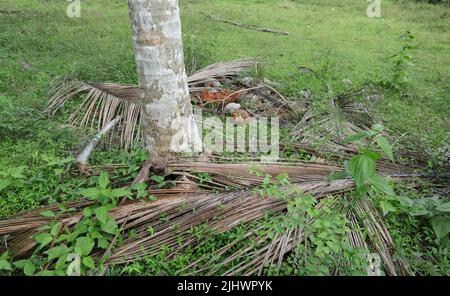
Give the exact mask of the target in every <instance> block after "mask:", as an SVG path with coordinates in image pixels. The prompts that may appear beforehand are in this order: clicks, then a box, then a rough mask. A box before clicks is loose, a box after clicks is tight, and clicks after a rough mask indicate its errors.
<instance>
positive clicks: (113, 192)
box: [111, 188, 131, 197]
mask: <svg viewBox="0 0 450 296" xmlns="http://www.w3.org/2000/svg"><path fill="white" fill-rule="evenodd" d="M130 194H131V192H130V191H129V190H126V189H121V188H119V189H113V190H111V196H112V197H122V196H127V195H130Z"/></svg>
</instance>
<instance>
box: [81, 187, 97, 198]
mask: <svg viewBox="0 0 450 296" xmlns="http://www.w3.org/2000/svg"><path fill="white" fill-rule="evenodd" d="M80 193H81V195H83V196H85V197H89V198H91V199H96V198H98V196H99V194H100V191H99V190H98V189H97V188H86V189H83V190H81V192H80Z"/></svg>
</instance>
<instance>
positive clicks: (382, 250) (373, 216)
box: [355, 198, 414, 276]
mask: <svg viewBox="0 0 450 296" xmlns="http://www.w3.org/2000/svg"><path fill="white" fill-rule="evenodd" d="M355 216H356V217H357V219H358V220H359V221H360V223H362V224H363V225H364V228H365V229H366V230H367V233H368V236H369V238H370V240H371V245H372V248H373V251H374V252H375V253H377V254H379V255H380V257H381V259H382V262H383V263H384V267H385V269H386V271H387V273H388V274H389V275H393V276H396V275H402V276H403V275H414V273H413V272H412V271H411V269H410V267H409V266H408V265H407V264H406V263H405V261H404V260H403V259H402V258H401V257H400V256H396V257H397V260H394V252H395V244H394V241H393V240H392V238H391V236H390V234H389V230H388V229H387V228H386V226H385V225H384V222H383V218H382V217H381V215H380V213H379V212H378V211H377V210H376V209H375V207H374V206H373V204H372V202H371V200H370V199H368V198H364V199H359V200H357V202H356V205H355Z"/></svg>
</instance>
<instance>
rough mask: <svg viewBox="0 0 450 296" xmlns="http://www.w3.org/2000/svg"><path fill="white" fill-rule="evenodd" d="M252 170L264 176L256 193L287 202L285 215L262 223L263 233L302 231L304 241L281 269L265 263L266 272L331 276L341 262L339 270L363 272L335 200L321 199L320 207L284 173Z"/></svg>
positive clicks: (358, 254) (276, 233) (275, 233)
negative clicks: (274, 175)
mask: <svg viewBox="0 0 450 296" xmlns="http://www.w3.org/2000/svg"><path fill="white" fill-rule="evenodd" d="M255 173H256V174H257V175H259V176H261V177H264V179H263V182H262V184H261V185H260V186H259V187H257V188H256V189H255V191H254V192H255V193H257V194H258V195H259V196H261V197H267V196H270V197H272V198H276V199H283V200H286V203H287V206H286V207H287V212H286V213H285V214H282V215H276V216H273V217H271V218H269V220H268V221H267V222H266V223H264V225H265V230H264V231H265V233H266V234H267V235H268V236H269V238H271V239H274V238H275V236H277V235H284V234H286V233H288V232H290V231H296V230H301V231H302V233H303V235H302V236H303V243H302V244H298V246H297V247H296V248H294V250H293V252H292V253H291V254H290V255H289V256H288V258H287V260H286V261H285V262H284V263H283V264H282V267H281V269H278V268H273V267H272V266H267V268H268V270H267V272H268V274H272V275H275V274H277V275H280V274H284V275H292V274H295V275H330V274H332V271H333V270H334V269H335V268H336V267H337V266H341V265H344V266H347V267H348V268H347V269H346V270H344V269H342V272H343V273H345V274H363V273H364V271H365V266H366V265H367V261H366V260H365V257H364V256H363V255H362V253H361V252H362V251H361V250H357V249H355V248H353V247H351V245H350V243H349V241H348V236H347V235H348V233H349V231H350V228H349V225H348V223H349V222H348V220H347V218H346V217H345V215H344V214H343V213H342V212H341V211H340V209H341V207H339V205H338V204H339V202H338V201H336V200H333V199H326V198H325V199H322V200H321V201H320V209H319V201H318V199H317V198H315V197H314V196H311V195H305V194H302V193H301V192H300V191H299V190H298V189H297V188H296V187H295V186H294V185H293V184H291V182H290V179H289V176H288V175H287V174H280V175H278V176H276V177H275V178H273V177H272V176H270V175H268V174H262V173H259V172H258V171H255ZM349 263H351V264H349Z"/></svg>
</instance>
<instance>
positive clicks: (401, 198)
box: [397, 196, 414, 207]
mask: <svg viewBox="0 0 450 296" xmlns="http://www.w3.org/2000/svg"><path fill="white" fill-rule="evenodd" d="M397 200H398V201H399V202H400V203H401V204H402V205H404V206H407V207H412V206H413V205H414V201H413V200H412V199H410V198H408V197H404V196H397Z"/></svg>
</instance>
